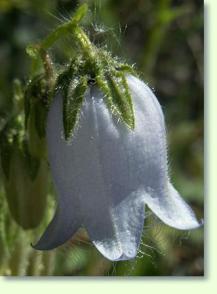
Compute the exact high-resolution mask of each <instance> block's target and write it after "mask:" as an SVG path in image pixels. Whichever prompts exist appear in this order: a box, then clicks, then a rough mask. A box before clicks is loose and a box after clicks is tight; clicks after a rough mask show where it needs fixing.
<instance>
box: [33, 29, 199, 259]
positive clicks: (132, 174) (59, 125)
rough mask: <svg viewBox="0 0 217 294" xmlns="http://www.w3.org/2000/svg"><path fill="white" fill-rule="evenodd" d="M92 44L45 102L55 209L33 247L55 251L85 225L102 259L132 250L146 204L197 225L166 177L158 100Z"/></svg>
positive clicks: (175, 223) (173, 222) (172, 219)
mask: <svg viewBox="0 0 217 294" xmlns="http://www.w3.org/2000/svg"><path fill="white" fill-rule="evenodd" d="M75 35H76V34H75ZM85 42H86V44H88V46H90V44H89V43H88V42H89V41H88V40H86V39H85ZM85 48H86V49H87V48H88V47H87V46H86V47H85ZM91 48H92V50H91V52H90V51H88V50H87V51H85V54H84V56H83V57H82V56H81V58H80V59H79V58H77V60H75V61H73V63H71V65H70V66H69V67H68V69H67V70H66V71H65V72H64V73H63V74H62V75H60V77H59V80H58V83H59V85H61V89H60V90H59V91H57V94H56V95H55V97H54V99H53V101H52V102H51V105H50V109H49V112H48V117H47V126H46V138H47V145H48V159H49V163H50V168H51V173H52V176H53V181H54V185H55V188H56V191H57V196H58V199H57V208H56V213H55V216H54V218H53V220H52V221H51V223H50V224H49V225H48V227H47V229H46V231H45V233H44V234H43V236H42V237H41V239H40V240H39V241H38V243H37V244H36V245H35V246H34V247H35V248H36V249H39V250H49V249H53V248H55V247H57V246H59V245H61V244H63V243H65V242H66V241H67V240H69V239H70V238H71V237H72V236H73V234H74V233H76V231H77V230H78V229H79V228H80V227H81V226H83V227H85V228H86V230H87V232H88V234H89V236H90V239H91V240H92V242H93V243H94V245H95V246H96V248H97V249H98V250H99V251H100V252H101V253H102V254H103V255H104V256H105V257H106V258H108V259H110V260H113V261H114V260H127V259H132V258H134V257H135V256H136V254H137V250H138V247H139V244H140V239H141V234H142V230H143V225H144V219H145V210H146V207H149V208H150V209H151V210H152V211H153V212H154V213H155V214H156V215H157V216H158V217H159V218H160V219H161V220H162V221H163V222H164V223H166V224H167V225H169V226H172V227H175V228H177V229H181V230H186V229H187V230H188V229H193V228H197V227H198V226H199V225H200V223H199V222H198V221H197V219H196V218H195V214H194V212H193V211H192V210H191V208H190V207H189V206H188V205H187V204H186V203H185V202H184V200H183V199H182V198H181V197H180V195H179V193H178V192H177V191H176V190H175V188H174V187H173V185H172V184H171V182H170V179H169V176H168V167H167V144H166V131H165V123H164V116H163V113H162V109H161V106H160V104H159V102H158V100H157V98H156V97H155V95H154V94H153V92H152V91H151V90H150V88H149V87H148V86H147V85H146V84H145V83H144V82H142V81H141V80H140V79H139V78H138V77H136V76H135V75H133V74H132V70H131V69H130V67H128V66H127V65H124V64H122V63H119V62H118V61H117V60H114V59H112V58H111V56H110V55H109V54H107V53H106V52H105V51H103V50H99V49H97V48H96V47H91ZM87 52H88V56H89V57H88V58H86V56H87ZM84 57H85V58H84ZM63 85H64V86H63Z"/></svg>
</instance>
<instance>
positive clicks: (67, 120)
mask: <svg viewBox="0 0 217 294" xmlns="http://www.w3.org/2000/svg"><path fill="white" fill-rule="evenodd" d="M86 89H87V79H85V77H82V78H80V79H74V80H72V81H71V82H70V83H69V85H68V89H67V91H65V95H64V99H63V126H64V135H65V139H66V140H69V139H70V138H71V136H72V134H73V130H74V127H75V125H76V123H77V121H78V118H79V112H80V109H81V106H82V102H83V100H84V94H85V91H86Z"/></svg>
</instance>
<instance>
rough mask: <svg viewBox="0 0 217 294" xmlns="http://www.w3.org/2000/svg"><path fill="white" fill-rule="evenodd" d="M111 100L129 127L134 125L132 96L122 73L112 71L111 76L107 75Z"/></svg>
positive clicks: (131, 127) (132, 127)
mask: <svg viewBox="0 0 217 294" xmlns="http://www.w3.org/2000/svg"><path fill="white" fill-rule="evenodd" d="M107 81H108V85H109V87H110V91H111V95H112V100H113V103H114V105H115V106H116V108H117V110H118V113H119V115H120V118H121V119H122V120H123V121H124V122H125V123H126V124H127V126H128V127H129V128H130V129H134V127H135V118H134V111H133V104H132V98H131V95H130V93H129V89H128V85H127V81H126V78H125V76H124V74H123V73H114V74H113V76H111V75H108V76H107Z"/></svg>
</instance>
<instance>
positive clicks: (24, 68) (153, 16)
mask: <svg viewBox="0 0 217 294" xmlns="http://www.w3.org/2000/svg"><path fill="white" fill-rule="evenodd" d="M83 2H85V1H72V0H70V1H69V0H38V1H31V0H0V132H1V131H2V130H3V128H4V126H5V124H6V123H7V120H9V118H10V113H11V108H12V106H13V95H12V83H13V80H14V79H15V78H19V79H20V80H21V81H22V82H25V81H27V80H28V76H29V74H30V73H31V60H30V58H29V57H28V56H27V55H26V52H25V48H26V46H27V45H28V44H29V43H31V42H35V41H38V40H40V39H41V38H43V37H45V35H46V34H48V33H49V32H50V31H51V30H52V29H53V28H54V27H56V25H58V24H60V23H61V22H63V21H65V20H67V19H68V18H69V17H70V16H71V15H72V13H73V11H74V10H75V8H76V7H77V5H78V4H81V3H83ZM86 2H88V4H89V7H90V12H89V15H88V17H87V18H86V21H85V22H86V23H85V25H86V26H85V27H86V30H87V32H88V33H89V36H90V38H91V40H93V41H94V42H95V43H96V44H98V45H99V46H107V48H108V49H109V50H111V51H112V52H113V54H114V55H118V56H120V57H121V58H122V59H123V60H125V61H127V62H129V63H130V64H135V66H136V68H137V69H138V71H139V72H140V74H141V76H142V77H143V79H144V81H146V82H147V83H148V84H149V86H150V87H151V88H152V89H153V90H154V92H155V94H156V96H157V97H158V99H159V102H160V103H161V105H162V107H163V111H164V113H165V117H166V124H167V130H168V145H169V166H170V169H171V170H170V175H171V178H172V182H173V183H174V185H175V186H176V188H177V190H178V191H179V192H180V193H181V195H182V196H183V197H184V198H185V199H186V201H187V202H188V203H189V204H190V205H191V207H192V208H193V210H194V211H195V212H196V214H197V216H198V218H201V217H203V196H204V191H203V109H204V99H203V25H204V19H203V1H199V0H188V1H187V0H186V1H179V0H176V1H175V0H174V1H172V0H156V1H149V0H119V1H115V0H102V1H98V0H95V1H94V0H93V1H92V0H90V1H86ZM70 50H73V44H71V43H70V39H66V40H64V41H63V43H61V44H59V45H57V46H56V47H55V49H54V50H52V57H53V59H54V61H55V62H56V63H57V64H58V63H59V64H60V63H64V62H66V60H67V56H68V55H70V53H69V52H70ZM15 174H16V173H15ZM44 181H46V179H45V180H44ZM48 182H49V183H50V181H48ZM30 194H31V193H30ZM48 194H49V195H48V196H49V197H48V201H47V204H46V205H47V206H46V211H48V210H49V211H48V212H47V213H46V215H45V217H44V220H43V221H42V223H41V225H40V226H39V227H38V228H36V229H34V230H24V229H22V228H21V227H19V226H18V225H17V224H16V222H15V221H14V220H13V218H12V216H11V212H10V210H9V208H8V203H7V201H6V197H5V190H4V186H3V174H2V171H0V274H1V275H7V276H10V275H61V276H74V275H78V276H80V275H94V276H96V275H97V276H167V275H168V276H201V275H203V274H204V251H203V248H204V247H203V244H204V243H203V228H201V229H197V230H195V231H187V232H182V231H178V230H175V229H172V228H169V227H167V226H165V225H164V224H162V223H161V222H160V221H159V220H158V219H157V218H156V217H155V216H154V215H153V214H152V213H151V212H149V213H148V216H147V219H146V221H145V226H144V234H143V239H142V244H141V248H140V251H139V253H138V257H137V258H136V259H135V260H132V261H125V262H115V263H111V262H110V261H108V260H106V259H104V258H103V257H102V256H101V255H100V254H99V253H98V252H97V251H96V249H95V248H94V247H93V246H92V244H91V243H90V241H89V240H88V236H87V235H86V233H85V232H84V231H80V232H79V233H78V234H77V235H76V236H75V237H74V238H73V239H72V240H70V241H69V242H68V243H67V244H65V245H63V246H61V247H59V248H58V249H56V250H53V251H52V252H38V251H35V250H33V249H32V248H31V246H30V243H31V242H34V241H35V240H36V239H37V238H38V237H39V235H40V233H41V232H42V231H43V230H44V227H45V223H47V222H48V219H49V218H50V217H51V214H52V212H53V202H54V201H53V195H54V192H53V189H52V184H50V188H49V190H48ZM29 197H31V195H29ZM35 205H37V203H36V204H35Z"/></svg>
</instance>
